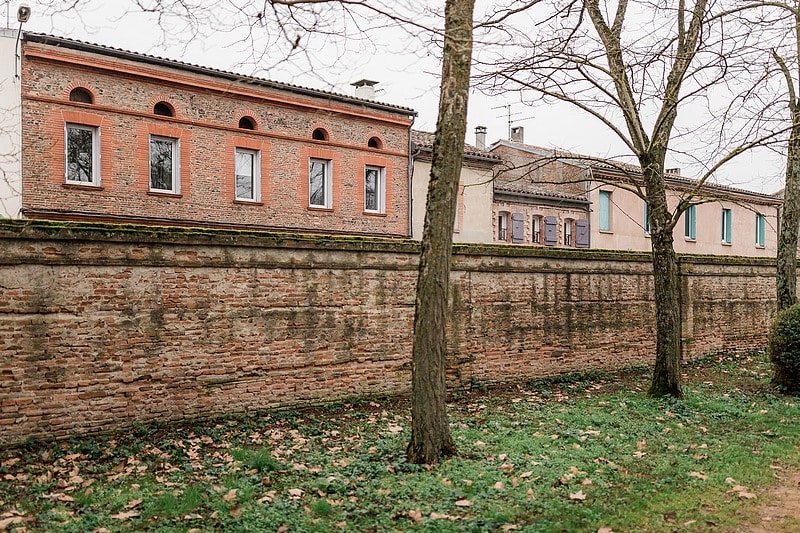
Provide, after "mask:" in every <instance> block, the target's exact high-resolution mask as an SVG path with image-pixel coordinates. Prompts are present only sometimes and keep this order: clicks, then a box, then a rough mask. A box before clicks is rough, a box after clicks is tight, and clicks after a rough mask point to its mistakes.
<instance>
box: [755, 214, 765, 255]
mask: <svg viewBox="0 0 800 533" xmlns="http://www.w3.org/2000/svg"><path fill="white" fill-rule="evenodd" d="M766 229H767V220H766V217H765V216H764V215H762V214H760V213H756V246H758V247H760V248H763V247H764V242H765V240H766V239H765V235H766Z"/></svg>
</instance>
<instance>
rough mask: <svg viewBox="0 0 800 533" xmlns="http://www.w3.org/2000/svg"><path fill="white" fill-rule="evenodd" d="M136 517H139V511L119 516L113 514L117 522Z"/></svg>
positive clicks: (118, 514) (119, 514) (123, 513)
mask: <svg viewBox="0 0 800 533" xmlns="http://www.w3.org/2000/svg"><path fill="white" fill-rule="evenodd" d="M134 516H139V511H122V512H120V513H117V514H112V515H111V518H114V519H116V520H128V519H129V518H133V517H134Z"/></svg>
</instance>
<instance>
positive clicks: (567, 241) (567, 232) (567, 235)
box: [564, 218, 574, 246]
mask: <svg viewBox="0 0 800 533" xmlns="http://www.w3.org/2000/svg"><path fill="white" fill-rule="evenodd" d="M572 224H574V221H573V220H572V219H571V218H568V219H566V220H564V246H572Z"/></svg>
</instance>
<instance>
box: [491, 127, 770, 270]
mask: <svg viewBox="0 0 800 533" xmlns="http://www.w3.org/2000/svg"><path fill="white" fill-rule="evenodd" d="M520 130H521V128H520ZM489 150H490V151H491V153H495V154H498V155H500V156H501V157H502V158H503V164H502V165H501V166H500V167H498V169H497V170H496V173H497V179H496V180H495V185H494V201H493V210H494V211H495V213H496V216H495V223H494V229H495V239H494V240H495V242H497V241H501V242H512V243H517V244H527V245H534V246H548V245H549V246H567V247H591V248H599V249H609V250H632V251H650V249H651V246H650V234H649V222H648V219H647V206H646V204H645V202H644V200H643V199H642V197H641V196H640V195H639V194H637V192H636V188H637V183H638V186H639V187H640V188H641V169H640V168H639V167H637V166H635V165H630V164H626V163H621V162H618V161H612V160H605V159H600V158H594V157H590V156H582V155H580V154H572V153H566V152H561V151H558V150H553V149H547V148H541V147H536V146H530V145H526V144H524V142H523V140H522V137H521V131H520V132H519V137H518V138H517V139H513V140H510V141H509V140H501V141H497V142H496V143H494V144H493V145H492V146H491V147H490V148H489ZM664 180H665V184H666V187H667V199H668V203H669V207H670V209H672V210H673V211H674V210H675V208H676V207H677V206H678V204H679V202H681V201H684V200H686V199H688V200H689V201H690V205H689V207H688V209H686V211H685V212H684V213H683V214H682V215H681V216H680V219H679V220H678V221H677V224H676V225H675V228H674V243H675V250H676V251H677V252H679V253H695V254H712V255H739V256H751V257H774V256H775V254H776V251H777V241H778V229H779V225H780V224H779V213H780V207H781V205H782V203H783V202H782V199H781V198H780V197H779V196H776V195H770V194H762V193H757V192H753V191H747V190H743V189H736V188H733V187H727V186H721V185H716V184H710V183H706V184H704V185H703V186H702V187H697V182H696V181H695V180H692V179H689V178H686V177H683V176H681V175H680V170H679V169H671V170H668V171H667V172H666V173H665V175H664ZM504 217H508V218H509V219H510V220H511V222H510V224H511V226H512V227H513V228H517V229H516V230H512V231H511V234H512V235H511V238H508V233H507V232H506V233H504V228H503V218H504ZM548 218H549V221H550V224H547V223H546V221H548ZM515 231H516V233H514V232H515ZM543 232H544V233H543ZM547 232H550V236H549V237H548V236H547ZM582 232H585V233H582ZM504 235H506V238H505V239H504V238H503V236H504Z"/></svg>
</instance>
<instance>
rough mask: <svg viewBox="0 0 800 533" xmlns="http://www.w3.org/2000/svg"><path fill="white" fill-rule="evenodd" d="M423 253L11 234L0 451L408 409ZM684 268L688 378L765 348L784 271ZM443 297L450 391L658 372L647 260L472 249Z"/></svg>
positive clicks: (144, 232)
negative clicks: (260, 414) (281, 415)
mask: <svg viewBox="0 0 800 533" xmlns="http://www.w3.org/2000/svg"><path fill="white" fill-rule="evenodd" d="M417 250H418V244H416V243H412V242H408V241H390V240H380V239H367V238H344V237H343V238H332V237H313V236H305V237H304V236H296V235H288V234H262V233H236V232H225V231H210V230H177V229H167V228H149V229H148V228H146V227H125V226H116V227H115V226H92V225H81V224H71V225H63V224H62V225H60V226H59V225H55V224H48V223H44V222H33V221H24V222H23V221H0V407H2V410H1V411H0V445H13V444H16V443H20V442H22V441H24V440H25V439H26V438H28V437H31V436H32V437H46V436H55V437H65V436H68V435H72V434H78V433H91V432H99V431H109V430H115V429H120V428H124V427H126V426H130V425H131V424H132V423H133V422H135V421H140V422H148V421H153V420H159V421H162V422H167V421H180V420H186V419H190V418H200V417H209V416H213V415H218V414H223V413H232V412H242V411H248V410H253V409H263V408H271V407H278V406H290V405H297V404H302V403H306V402H312V401H323V400H332V399H336V398H344V397H351V396H355V395H364V396H371V395H385V394H390V395H391V394H401V393H405V392H407V391H408V390H409V385H410V354H411V338H412V335H411V327H412V321H413V307H414V285H415V283H416V276H417V274H416V264H417ZM723 259H724V260H723ZM681 269H682V305H683V321H684V338H685V347H686V353H685V357H686V358H687V359H689V358H693V357H697V356H702V355H705V354H708V353H713V352H717V351H720V350H733V351H747V350H752V349H758V348H762V347H763V346H764V344H765V338H766V332H767V327H768V323H769V320H770V318H771V315H772V313H773V308H774V301H773V293H774V279H773V278H774V275H775V267H774V262H773V261H769V260H764V259H746V260H745V259H738V258H708V257H704V258H691V257H683V258H681ZM451 287H452V292H451V294H452V300H451V307H452V310H453V319H452V322H451V324H450V328H449V331H450V333H449V337H450V338H449V350H450V361H449V364H448V367H449V369H448V374H449V384H450V386H451V387H468V386H470V384H471V383H474V381H478V382H484V383H493V382H503V381H518V380H527V379H531V378H536V377H543V376H548V375H554V374H558V373H564V372H574V371H583V370H594V369H614V368H620V367H624V366H627V365H633V364H642V363H646V364H649V363H651V361H652V357H653V352H654V345H655V339H654V323H653V319H654V307H653V299H652V292H653V289H652V277H651V267H650V263H649V258H648V255H647V254H638V253H628V252H621V253H611V252H601V251H577V250H553V249H540V248H521V247H511V246H462V247H459V248H457V253H456V255H455V257H454V266H453V273H452V284H451Z"/></svg>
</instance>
